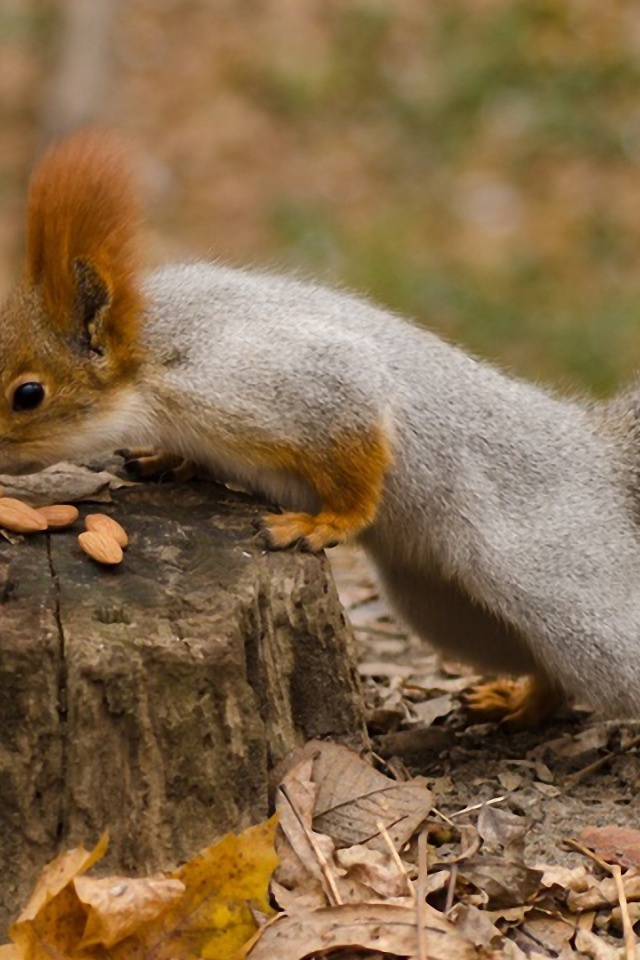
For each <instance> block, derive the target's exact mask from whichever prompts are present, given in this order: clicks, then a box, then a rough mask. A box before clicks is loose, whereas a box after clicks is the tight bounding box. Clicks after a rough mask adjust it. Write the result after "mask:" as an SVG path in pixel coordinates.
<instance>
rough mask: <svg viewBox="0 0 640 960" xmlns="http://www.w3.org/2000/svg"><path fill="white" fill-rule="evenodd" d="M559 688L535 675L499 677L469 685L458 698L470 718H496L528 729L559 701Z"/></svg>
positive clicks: (507, 726) (511, 727)
mask: <svg viewBox="0 0 640 960" xmlns="http://www.w3.org/2000/svg"><path fill="white" fill-rule="evenodd" d="M563 699H564V698H563V696H562V694H561V692H560V691H559V690H558V689H557V688H555V687H552V686H551V685H550V684H549V683H548V682H547V681H545V680H544V679H541V678H539V677H524V678H522V679H520V680H510V679H507V678H502V679H499V680H494V681H491V682H489V683H481V684H478V685H477V686H475V687H471V689H470V690H468V691H467V692H466V693H465V694H463V697H462V700H463V703H464V706H465V707H466V708H467V711H468V712H469V714H470V715H471V717H472V719H473V720H475V721H478V722H484V721H489V720H495V721H498V722H499V724H500V726H501V727H502V728H504V729H506V730H512V731H515V730H532V729H534V728H535V727H537V726H539V724H540V723H541V721H542V720H544V719H545V718H546V717H547V716H549V714H551V713H553V711H554V710H555V709H556V707H558V706H559V705H560V704H561V703H562V701H563Z"/></svg>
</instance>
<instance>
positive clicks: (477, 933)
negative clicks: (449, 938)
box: [447, 903, 501, 947]
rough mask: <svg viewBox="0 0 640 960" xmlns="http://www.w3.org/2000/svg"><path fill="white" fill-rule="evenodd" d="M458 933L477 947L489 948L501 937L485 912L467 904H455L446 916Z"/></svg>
mask: <svg viewBox="0 0 640 960" xmlns="http://www.w3.org/2000/svg"><path fill="white" fill-rule="evenodd" d="M447 916H448V918H449V919H450V920H451V921H452V922H453V924H454V926H455V928H456V930H457V931H458V933H460V934H462V936H463V937H465V939H467V940H470V941H471V943H473V944H475V946H477V947H490V946H491V944H492V943H493V942H494V941H495V940H496V939H497V938H498V937H500V936H501V933H500V931H499V930H498V928H497V927H496V925H495V924H494V923H492V922H491V917H490V916H489V914H488V912H487V911H486V910H479V909H478V907H474V906H472V905H471V904H468V903H456V904H455V905H454V906H453V908H452V909H451V910H450V911H449V913H448V914H447Z"/></svg>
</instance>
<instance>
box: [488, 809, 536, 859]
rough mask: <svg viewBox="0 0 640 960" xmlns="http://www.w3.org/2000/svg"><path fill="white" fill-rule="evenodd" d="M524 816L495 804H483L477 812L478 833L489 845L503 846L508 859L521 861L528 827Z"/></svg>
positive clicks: (528, 824)
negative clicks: (501, 808)
mask: <svg viewBox="0 0 640 960" xmlns="http://www.w3.org/2000/svg"><path fill="white" fill-rule="evenodd" d="M530 826H531V825H530V823H529V822H528V821H527V820H526V819H525V818H524V817H518V816H516V814H515V813H511V812H510V811H509V810H500V809H499V808H498V807H496V806H484V807H482V809H481V810H480V813H479V814H478V827H477V829H478V833H479V834H480V836H481V837H482V839H483V840H484V841H485V843H487V844H489V845H490V846H494V847H496V846H498V847H503V848H504V851H505V854H506V856H507V857H508V858H509V859H510V860H516V859H517V860H519V861H522V859H523V856H524V838H525V836H526V834H527V832H528V831H529V829H530Z"/></svg>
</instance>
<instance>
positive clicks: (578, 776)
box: [564, 736, 640, 787]
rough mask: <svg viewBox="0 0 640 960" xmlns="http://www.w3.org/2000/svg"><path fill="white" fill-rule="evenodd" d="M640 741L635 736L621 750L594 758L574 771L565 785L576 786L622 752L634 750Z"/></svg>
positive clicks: (638, 737)
mask: <svg viewBox="0 0 640 960" xmlns="http://www.w3.org/2000/svg"><path fill="white" fill-rule="evenodd" d="M639 743H640V736H637V737H633V738H632V739H631V740H630V741H629V743H627V744H625V746H624V747H621V748H620V749H619V750H611V751H609V753H607V754H606V755H605V756H604V757H598V759H597V760H593V761H592V763H588V764H587V765H586V767H582V769H580V770H576V772H575V773H572V774H571V775H570V776H568V777H567V778H566V780H565V781H564V782H565V786H567V787H574V786H575V785H576V784H577V783H581V782H582V781H583V780H585V779H586V778H587V777H588V776H590V775H591V774H592V773H596V772H597V771H598V770H600V769H601V767H606V765H607V764H608V763H610V762H611V760H613V759H614V757H619V756H620V755H621V754H623V753H626V752H627V751H628V750H632V749H633V747H636V746H637V745H638V744H639Z"/></svg>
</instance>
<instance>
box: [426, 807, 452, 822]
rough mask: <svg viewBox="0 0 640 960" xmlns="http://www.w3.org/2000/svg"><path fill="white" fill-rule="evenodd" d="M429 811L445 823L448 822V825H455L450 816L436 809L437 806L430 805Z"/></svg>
mask: <svg viewBox="0 0 640 960" xmlns="http://www.w3.org/2000/svg"><path fill="white" fill-rule="evenodd" d="M431 812H432V813H435V815H436V817H440V819H441V820H444V822H445V823H448V824H449V826H450V827H455V823H454V822H453V820H452V819H451V817H448V816H447V815H446V813H442V811H441V810H438V808H437V807H432V808H431ZM454 816H455V814H454Z"/></svg>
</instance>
